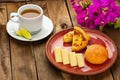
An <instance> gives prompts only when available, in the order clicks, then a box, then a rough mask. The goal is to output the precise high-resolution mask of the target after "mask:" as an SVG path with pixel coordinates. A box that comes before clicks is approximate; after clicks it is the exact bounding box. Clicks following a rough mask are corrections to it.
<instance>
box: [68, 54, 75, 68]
mask: <svg viewBox="0 0 120 80" xmlns="http://www.w3.org/2000/svg"><path fill="white" fill-rule="evenodd" d="M69 57H70V65H71V66H72V67H73V66H77V60H76V55H75V52H70V54H69Z"/></svg>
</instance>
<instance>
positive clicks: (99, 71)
mask: <svg viewBox="0 0 120 80" xmlns="http://www.w3.org/2000/svg"><path fill="white" fill-rule="evenodd" d="M81 28H82V29H86V30H89V31H90V30H91V31H92V32H94V33H98V34H100V35H102V36H103V37H106V38H107V39H108V40H110V42H111V43H112V44H113V46H114V48H115V52H114V53H115V55H114V56H113V57H114V58H113V60H112V61H111V62H110V63H109V65H108V66H107V67H104V68H103V69H101V70H98V71H95V72H89V73H86V72H85V73H78V72H71V71H69V70H65V69H62V68H60V67H58V66H57V65H56V63H57V62H53V61H52V60H51V58H50V57H49V53H48V51H47V48H48V47H47V46H48V44H49V42H50V41H51V39H53V38H54V36H56V35H58V34H60V33H61V32H64V31H69V30H72V29H73V27H72V28H67V29H63V30H61V31H59V32H57V33H55V34H53V35H52V36H51V37H50V38H49V39H48V41H47V43H46V46H45V54H46V57H47V59H48V60H49V61H50V63H51V64H52V65H54V66H55V67H56V68H58V69H59V70H62V71H64V72H67V73H70V74H75V75H83V76H89V75H95V74H99V73H102V72H104V71H106V70H107V69H109V68H110V67H111V66H112V65H113V64H114V63H115V61H116V59H117V55H118V47H117V46H116V44H115V42H114V41H113V40H112V39H111V38H110V37H109V36H107V35H106V34H104V33H102V32H100V31H98V30H93V29H90V28H86V27H81Z"/></svg>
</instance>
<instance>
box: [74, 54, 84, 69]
mask: <svg viewBox="0 0 120 80" xmlns="http://www.w3.org/2000/svg"><path fill="white" fill-rule="evenodd" d="M76 58H77V64H78V67H84V66H85V62H84V57H83V55H82V54H81V53H80V54H76Z"/></svg>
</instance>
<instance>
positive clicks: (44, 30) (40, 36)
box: [6, 15, 53, 41]
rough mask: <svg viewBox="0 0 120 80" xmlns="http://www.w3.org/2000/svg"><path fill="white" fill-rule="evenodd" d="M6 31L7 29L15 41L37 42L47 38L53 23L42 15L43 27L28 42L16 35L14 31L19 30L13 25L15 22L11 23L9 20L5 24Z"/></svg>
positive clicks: (15, 24) (16, 25) (16, 24)
mask: <svg viewBox="0 0 120 80" xmlns="http://www.w3.org/2000/svg"><path fill="white" fill-rule="evenodd" d="M6 29H7V32H8V34H9V35H10V36H11V37H13V38H15V39H17V40H21V41H37V40H41V39H43V38H45V37H47V36H48V35H49V34H50V33H51V32H52V31H53V23H52V21H51V20H50V19H49V18H48V17H47V16H45V15H44V16H43V26H42V28H41V30H40V32H39V33H37V34H34V35H32V39H31V40H28V39H25V38H23V37H20V36H17V35H16V33H15V31H17V30H18V29H19V26H18V23H15V22H12V21H11V20H9V22H8V23H7V26H6Z"/></svg>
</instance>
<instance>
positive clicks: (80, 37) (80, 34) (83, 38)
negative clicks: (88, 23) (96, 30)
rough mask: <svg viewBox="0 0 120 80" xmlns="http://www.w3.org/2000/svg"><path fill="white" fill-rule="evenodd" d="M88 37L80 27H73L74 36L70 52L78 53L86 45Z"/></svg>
mask: <svg viewBox="0 0 120 80" xmlns="http://www.w3.org/2000/svg"><path fill="white" fill-rule="evenodd" d="M89 39H90V37H89V35H88V34H87V33H86V32H85V31H84V30H83V29H81V28H80V27H77V26H74V35H73V40H72V51H80V50H82V49H83V48H85V47H86V46H87V44H88V41H89Z"/></svg>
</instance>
